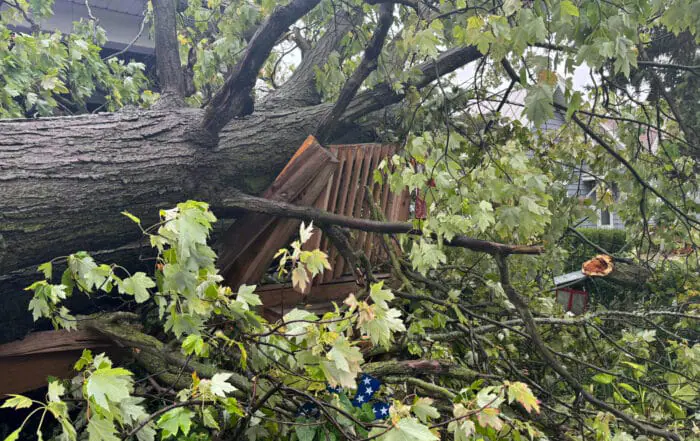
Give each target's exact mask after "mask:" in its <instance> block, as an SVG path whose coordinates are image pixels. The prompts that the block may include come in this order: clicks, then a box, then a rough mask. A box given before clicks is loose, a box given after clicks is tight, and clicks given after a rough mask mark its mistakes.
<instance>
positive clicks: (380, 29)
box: [316, 3, 394, 142]
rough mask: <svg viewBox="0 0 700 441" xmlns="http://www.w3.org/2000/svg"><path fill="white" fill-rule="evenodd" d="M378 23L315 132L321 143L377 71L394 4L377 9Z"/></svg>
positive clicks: (392, 17) (387, 4)
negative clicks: (368, 78)
mask: <svg viewBox="0 0 700 441" xmlns="http://www.w3.org/2000/svg"><path fill="white" fill-rule="evenodd" d="M378 21H379V23H378V25H377V29H376V30H375V31H374V35H372V39H371V40H370V42H369V44H368V45H367V48H366V49H365V53H364V55H363V56H362V61H360V65H359V66H357V69H355V71H354V72H353V73H352V75H351V76H350V78H348V80H347V81H346V82H345V84H344V85H343V88H342V89H341V90H340V95H339V96H338V99H337V100H336V102H335V105H334V106H333V108H332V109H331V111H330V112H328V113H327V114H326V116H325V117H324V118H323V120H322V121H321V123H320V124H319V126H318V131H317V132H316V137H317V138H318V139H319V140H320V141H321V142H325V141H328V138H329V137H330V135H331V134H332V133H333V130H334V129H335V127H336V124H337V122H338V120H339V119H340V117H341V115H342V114H343V113H344V112H345V109H347V107H348V105H349V104H350V101H352V99H353V98H354V97H355V94H356V93H357V91H358V90H359V89H360V86H361V85H362V83H363V82H364V81H365V79H366V78H367V77H368V76H369V74H371V73H372V72H374V71H375V70H376V69H377V66H378V65H379V55H380V54H381V52H382V47H384V41H385V40H386V36H387V34H388V33H389V28H391V24H392V23H393V22H394V4H393V3H383V4H382V5H381V6H380V7H379V20H378Z"/></svg>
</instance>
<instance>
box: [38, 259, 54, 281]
mask: <svg viewBox="0 0 700 441" xmlns="http://www.w3.org/2000/svg"><path fill="white" fill-rule="evenodd" d="M37 270H38V271H41V272H42V273H44V277H45V278H46V280H51V276H52V275H53V265H52V264H51V262H46V263H42V264H41V265H39V268H37Z"/></svg>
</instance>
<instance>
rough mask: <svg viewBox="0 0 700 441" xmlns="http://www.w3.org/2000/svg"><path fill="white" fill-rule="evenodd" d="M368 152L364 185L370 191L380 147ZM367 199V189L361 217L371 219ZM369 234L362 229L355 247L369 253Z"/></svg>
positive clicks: (362, 202)
mask: <svg viewBox="0 0 700 441" xmlns="http://www.w3.org/2000/svg"><path fill="white" fill-rule="evenodd" d="M368 153H369V154H368V156H369V162H368V168H369V173H368V175H367V177H366V178H365V181H364V182H363V187H365V186H368V187H369V189H370V192H371V190H372V185H371V182H372V180H373V179H372V178H373V176H372V171H373V170H374V169H376V168H377V165H379V155H378V154H379V149H378V148H376V147H374V148H371V149H370V151H369V152H368ZM366 199H367V190H366V189H365V190H364V191H363V192H362V200H361V201H360V204H361V205H360V207H361V210H360V213H359V217H361V218H363V219H369V218H370V217H371V216H370V214H371V211H369V205H367V200H366ZM368 236H370V234H369V233H367V232H365V231H361V232H360V233H359V234H358V235H357V241H356V242H355V247H356V248H358V249H361V250H362V251H364V252H365V254H367V248H366V246H365V244H366V241H367V237H368Z"/></svg>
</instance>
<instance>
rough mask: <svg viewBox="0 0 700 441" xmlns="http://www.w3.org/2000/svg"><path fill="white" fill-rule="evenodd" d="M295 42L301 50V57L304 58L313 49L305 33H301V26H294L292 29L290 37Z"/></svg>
mask: <svg viewBox="0 0 700 441" xmlns="http://www.w3.org/2000/svg"><path fill="white" fill-rule="evenodd" d="M289 38H290V39H291V40H292V41H293V42H294V43H296V44H297V47H298V48H299V50H300V51H301V57H302V58H304V56H305V55H306V54H307V52H309V51H310V50H311V43H309V40H307V39H306V38H304V36H303V35H301V31H300V30H299V28H294V29H292V34H291V35H290V37H289Z"/></svg>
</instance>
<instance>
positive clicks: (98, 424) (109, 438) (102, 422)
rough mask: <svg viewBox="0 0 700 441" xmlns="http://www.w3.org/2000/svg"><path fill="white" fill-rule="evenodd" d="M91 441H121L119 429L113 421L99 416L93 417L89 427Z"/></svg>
mask: <svg viewBox="0 0 700 441" xmlns="http://www.w3.org/2000/svg"><path fill="white" fill-rule="evenodd" d="M87 433H88V435H89V437H88V440H89V441H121V440H120V439H119V438H118V437H117V436H116V433H117V428H116V427H114V423H113V422H112V421H111V420H108V419H105V418H103V417H101V416H99V415H93V417H92V418H90V421H89V422H88V426H87Z"/></svg>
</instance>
